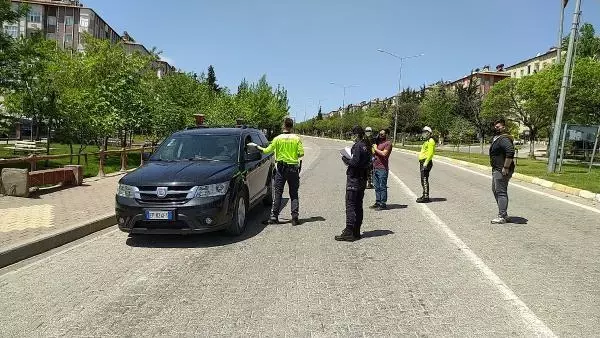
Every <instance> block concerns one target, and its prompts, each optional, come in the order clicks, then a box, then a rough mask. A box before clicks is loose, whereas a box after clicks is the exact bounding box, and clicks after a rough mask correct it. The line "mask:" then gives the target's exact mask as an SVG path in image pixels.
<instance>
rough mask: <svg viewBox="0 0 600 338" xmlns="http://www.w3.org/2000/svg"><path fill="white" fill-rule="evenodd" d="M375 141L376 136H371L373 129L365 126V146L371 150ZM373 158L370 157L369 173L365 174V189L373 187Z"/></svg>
mask: <svg viewBox="0 0 600 338" xmlns="http://www.w3.org/2000/svg"><path fill="white" fill-rule="evenodd" d="M376 142H377V140H376V138H375V137H373V129H372V128H371V127H366V128H365V144H366V145H367V148H368V149H369V150H371V148H373V144H375V143H376ZM372 162H373V158H371V164H370V165H369V173H368V174H367V189H373V163H372Z"/></svg>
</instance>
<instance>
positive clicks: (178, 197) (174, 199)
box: [136, 186, 196, 204]
mask: <svg viewBox="0 0 600 338" xmlns="http://www.w3.org/2000/svg"><path fill="white" fill-rule="evenodd" d="M165 188H166V189H167V190H166V196H164V197H159V195H158V193H157V190H158V187H156V186H142V187H138V189H139V192H138V193H137V194H136V199H137V200H138V201H139V202H140V203H152V204H181V203H185V202H187V201H189V200H190V199H192V198H193V197H194V195H195V194H196V187H194V186H170V187H165Z"/></svg>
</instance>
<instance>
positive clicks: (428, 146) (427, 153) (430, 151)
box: [417, 126, 435, 203]
mask: <svg viewBox="0 0 600 338" xmlns="http://www.w3.org/2000/svg"><path fill="white" fill-rule="evenodd" d="M432 136H433V131H432V130H431V128H430V127H427V126H425V128H423V138H424V139H425V140H426V141H425V142H424V143H423V145H422V146H421V152H420V153H419V168H420V171H421V186H422V187H423V195H422V196H421V197H419V198H417V203H429V202H430V200H429V173H430V172H431V168H432V167H433V155H435V140H434V139H433V137H432Z"/></svg>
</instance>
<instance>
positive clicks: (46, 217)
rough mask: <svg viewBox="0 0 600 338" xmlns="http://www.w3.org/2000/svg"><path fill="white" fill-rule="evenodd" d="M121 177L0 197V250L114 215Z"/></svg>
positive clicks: (109, 177) (89, 180) (86, 180)
mask: <svg viewBox="0 0 600 338" xmlns="http://www.w3.org/2000/svg"><path fill="white" fill-rule="evenodd" d="M121 176H122V175H121V174H118V175H111V176H107V177H105V178H102V179H99V178H89V179H85V180H84V182H83V185H82V186H80V187H69V188H65V189H62V190H58V191H49V192H36V193H34V194H33V195H32V197H30V198H22V197H10V196H3V197H0V212H1V213H2V219H1V220H0V251H1V249H5V248H7V247H11V246H14V245H19V244H22V243H27V242H29V241H32V240H33V239H35V238H38V237H40V236H44V235H49V234H52V233H55V232H60V231H63V230H65V229H68V228H70V227H72V226H75V225H79V224H82V223H85V222H86V221H90V220H93V219H95V218H97V217H100V216H105V215H107V214H110V213H111V212H114V207H115V205H114V203H115V192H116V191H117V182H118V181H119V179H120V178H121ZM115 223H116V222H115Z"/></svg>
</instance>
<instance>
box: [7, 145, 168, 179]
mask: <svg viewBox="0 0 600 338" xmlns="http://www.w3.org/2000/svg"><path fill="white" fill-rule="evenodd" d="M156 148H157V146H150V147H146V146H142V147H139V148H121V149H119V150H100V151H98V152H93V153H81V154H60V155H35V154H32V155H29V156H27V157H18V158H8V159H0V166H3V165H7V164H20V163H28V164H29V168H30V169H29V171H31V172H33V171H36V168H37V162H39V161H46V160H58V159H63V158H72V157H74V156H83V158H84V163H85V165H87V163H88V156H90V155H92V156H94V155H97V156H98V157H99V160H98V176H99V177H103V176H105V173H104V162H105V160H106V156H107V155H110V154H120V155H121V172H125V171H127V157H128V156H127V154H128V153H131V152H138V151H139V152H140V166H141V165H143V164H144V153H145V152H146V150H150V151H151V152H153V151H154V150H155V149H156Z"/></svg>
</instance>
